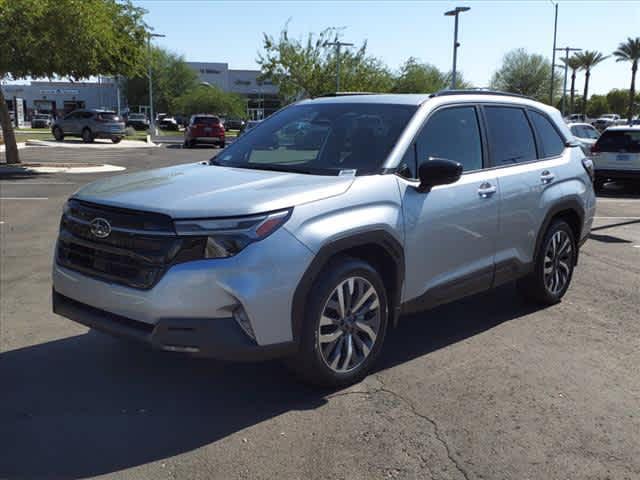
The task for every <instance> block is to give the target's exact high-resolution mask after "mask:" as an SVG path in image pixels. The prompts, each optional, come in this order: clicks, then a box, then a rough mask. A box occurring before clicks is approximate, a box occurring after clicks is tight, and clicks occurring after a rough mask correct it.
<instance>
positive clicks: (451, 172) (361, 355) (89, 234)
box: [53, 91, 595, 386]
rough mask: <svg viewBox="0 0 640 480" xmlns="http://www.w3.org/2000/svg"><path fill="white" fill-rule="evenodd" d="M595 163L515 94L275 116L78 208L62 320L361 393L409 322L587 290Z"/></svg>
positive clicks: (84, 193) (376, 98) (93, 188)
mask: <svg viewBox="0 0 640 480" xmlns="http://www.w3.org/2000/svg"><path fill="white" fill-rule="evenodd" d="M592 176H593V166H592V164H591V162H590V161H589V160H588V159H585V156H584V154H583V152H582V149H581V148H580V147H579V146H578V144H577V143H576V142H575V141H574V140H573V139H572V136H571V133H570V132H569V130H568V129H567V127H566V125H565V124H564V122H563V121H562V118H561V116H560V114H559V112H558V111H557V110H555V109H554V108H550V107H548V106H546V105H543V104H541V103H537V102H535V101H533V100H529V99H526V98H522V97H516V96H509V95H505V94H499V93H495V92H474V91H447V92H441V93H438V94H433V95H351V96H334V97H325V98H317V99H313V100H306V101H302V102H300V103H297V104H295V105H292V106H290V107H287V108H285V109H283V110H281V111H280V112H278V113H276V114H274V115H273V116H271V117H270V118H268V119H267V120H265V121H263V122H261V123H260V124H259V125H258V126H257V127H256V128H254V129H252V130H250V131H249V132H247V133H246V134H245V135H243V136H242V137H240V139H238V140H237V141H236V142H234V143H233V144H232V145H231V146H229V147H228V148H227V149H225V150H224V151H222V152H221V153H220V154H219V155H218V156H217V157H215V158H213V159H212V160H210V161H209V162H204V163H198V164H191V165H180V166H174V167H169V168H162V169H158V170H151V171H148V172H140V173H133V174H128V175H122V176H118V177H112V178H109V179H106V180H102V181H98V182H95V183H93V184H90V185H88V186H86V187H84V188H83V189H81V190H80V191H78V192H77V193H76V194H74V195H73V197H72V198H71V199H70V200H69V201H68V203H67V204H66V206H65V208H64V213H63V215H62V220H61V223H60V235H59V238H58V243H57V247H56V255H55V262H54V265H53V308H54V311H55V312H57V313H59V314H60V315H63V316H65V317H68V318H70V319H72V320H75V321H77V322H80V323H82V324H84V325H87V326H89V327H92V328H95V329H97V330H102V331H105V332H109V333H112V334H116V335H122V336H125V337H130V338H134V339H139V340H141V341H144V342H147V343H150V344H151V345H153V346H155V347H158V348H160V349H163V350H170V351H177V352H188V353H190V354H194V355H200V356H212V357H217V358H222V359H259V358H270V357H276V356H283V357H286V359H287V363H288V364H289V365H290V366H291V367H292V368H293V369H294V370H295V371H296V372H298V373H299V374H300V375H301V376H302V377H303V378H304V379H306V380H308V381H312V382H315V383H319V384H324V385H333V386H338V385H345V384H349V383H352V382H355V381H358V380H359V379H361V378H362V377H364V376H365V375H366V373H367V372H368V371H370V370H371V368H372V366H373V364H374V362H375V360H376V358H377V357H378V356H379V354H380V352H381V349H382V347H383V343H384V339H385V334H386V332H387V329H388V328H390V327H393V326H394V325H396V323H397V322H398V319H399V318H400V316H401V314H403V313H407V312H415V311H419V310H424V309H428V308H431V307H433V306H435V305H439V304H443V303H447V302H451V301H453V300H456V299H459V298H462V297H465V296H467V295H471V294H474V293H477V292H481V291H483V290H487V289H490V288H493V287H496V286H498V285H501V284H504V283H505V282H509V281H512V280H517V281H518V285H519V287H520V290H521V291H522V293H523V294H524V296H525V297H527V298H529V299H532V300H535V301H537V302H540V303H542V304H553V303H555V302H558V301H560V299H561V298H562V296H563V295H564V294H565V292H566V291H567V288H568V287H569V283H570V281H571V276H572V272H573V268H574V265H576V263H577V260H578V250H579V248H580V246H581V245H582V244H583V242H584V241H585V240H586V238H587V235H588V233H589V230H590V228H591V223H592V219H593V215H594V209H595V195H594V190H593V186H592Z"/></svg>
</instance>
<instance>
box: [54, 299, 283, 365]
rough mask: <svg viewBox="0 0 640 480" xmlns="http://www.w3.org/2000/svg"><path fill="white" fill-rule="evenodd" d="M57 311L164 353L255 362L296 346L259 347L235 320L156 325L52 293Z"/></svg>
mask: <svg viewBox="0 0 640 480" xmlns="http://www.w3.org/2000/svg"><path fill="white" fill-rule="evenodd" d="M52 303H53V312H54V313H57V314H58V315H62V316H63V317H66V318H68V319H70V320H73V321H75V322H78V323H81V324H82V325H85V326H87V327H90V328H93V329H95V330H98V331H101V332H104V333H108V334H111V335H115V336H118V337H124V338H128V339H131V340H136V341H139V342H143V343H146V344H149V345H151V346H152V347H154V348H157V349H160V350H167V351H173V352H183V353H188V354H191V355H194V356H199V357H212V358H218V359H221V360H233V361H255V360H266V359H269V358H276V357H281V356H285V355H288V354H290V353H292V352H294V351H295V344H294V342H293V341H291V342H283V343H280V344H272V345H267V346H259V345H256V344H255V343H254V342H253V341H251V340H250V339H249V337H247V336H246V335H245V334H244V332H243V331H242V330H241V328H240V327H239V326H238V325H237V323H236V322H235V320H234V319H233V318H210V319H208V318H207V319H203V318H176V319H170V318H165V319H162V320H160V321H158V323H156V324H155V325H151V324H148V323H144V322H139V321H136V320H132V319H130V318H126V317H122V316H120V315H115V314H113V313H109V312H106V311H104V310H100V309H98V308H94V307H91V306H89V305H86V304H83V303H80V302H77V301H75V300H72V299H71V298H69V297H65V296H64V295H61V294H59V293H58V292H56V291H55V290H53V292H52Z"/></svg>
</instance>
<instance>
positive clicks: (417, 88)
mask: <svg viewBox="0 0 640 480" xmlns="http://www.w3.org/2000/svg"><path fill="white" fill-rule="evenodd" d="M450 83H451V74H450V73H445V72H442V71H440V70H439V69H438V68H437V67H435V66H434V65H431V64H429V63H420V61H419V60H418V59H416V58H414V57H410V58H409V59H408V60H407V61H406V62H405V63H404V64H403V65H402V67H400V72H399V74H398V76H397V77H396V78H395V81H394V85H393V92H396V93H432V92H437V91H439V90H443V89H445V88H449V85H450ZM470 86H471V85H470V84H469V82H466V81H465V80H464V79H463V77H462V75H461V73H460V72H458V74H457V75H456V88H469V87H470Z"/></svg>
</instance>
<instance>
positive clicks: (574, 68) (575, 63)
mask: <svg viewBox="0 0 640 480" xmlns="http://www.w3.org/2000/svg"><path fill="white" fill-rule="evenodd" d="M562 61H563V62H564V63H566V64H567V67H569V68H570V69H571V109H570V110H569V111H570V112H571V113H573V104H574V99H575V96H576V74H577V73H578V70H579V69H580V67H581V65H582V63H581V62H580V59H579V58H578V57H577V56H576V55H572V56H571V57H569V58H568V59H566V60H565V59H564V58H563V59H562Z"/></svg>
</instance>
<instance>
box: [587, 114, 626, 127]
mask: <svg viewBox="0 0 640 480" xmlns="http://www.w3.org/2000/svg"><path fill="white" fill-rule="evenodd" d="M620 120H621V119H620V115H618V114H617V113H605V114H603V115H600V117H598V118H597V119H596V120H595V121H594V122H593V123H592V125H593V126H594V127H596V128H597V129H598V130H600V131H602V130H604V129H605V128H607V127H612V126H613V125H616V124H617V123H618V122H619V121H620Z"/></svg>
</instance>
